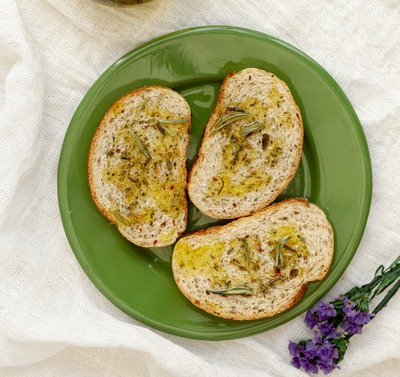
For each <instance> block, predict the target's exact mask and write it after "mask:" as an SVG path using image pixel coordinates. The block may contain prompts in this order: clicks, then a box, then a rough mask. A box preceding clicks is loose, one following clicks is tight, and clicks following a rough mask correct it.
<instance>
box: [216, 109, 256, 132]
mask: <svg viewBox="0 0 400 377" xmlns="http://www.w3.org/2000/svg"><path fill="white" fill-rule="evenodd" d="M250 116H251V114H249V113H245V112H235V113H231V114H226V115H222V116H220V117H219V118H218V120H217V122H216V123H215V125H214V127H213V129H212V130H211V132H216V131H219V130H220V129H221V128H224V127H226V126H227V125H229V124H231V123H233V122H237V121H238V120H242V119H245V118H248V117H250Z"/></svg>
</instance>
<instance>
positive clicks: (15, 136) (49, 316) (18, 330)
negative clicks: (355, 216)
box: [0, 0, 400, 377]
mask: <svg viewBox="0 0 400 377" xmlns="http://www.w3.org/2000/svg"><path fill="white" fill-rule="evenodd" d="M0 5H1V6H0V9H1V11H0V375H1V376H7V377H11V376H13V377H14V376H30V377H36V376H40V377H46V376H59V377H64V376H80V377H86V376H98V377H101V376H118V377H124V376H157V377H159V376H199V377H200V376H201V377H206V376H229V377H232V376H256V377H257V376H304V375H305V374H304V373H303V372H301V371H299V370H297V369H295V368H293V367H292V366H291V365H290V357H289V354H288V351H287V344H288V341H289V340H290V339H292V340H300V339H302V338H307V337H309V336H310V333H309V331H308V330H307V329H306V327H305V325H304V323H303V316H300V317H299V318H296V319H294V320H292V321H290V322H289V323H286V324H285V325H283V326H281V327H279V328H277V329H274V330H271V331H268V332H265V333H263V334H259V335H256V336H252V337H248V338H244V339H238V340H231V341H219V342H210V341H198V340H190V339H184V338H179V337H175V336H172V335H168V334H164V333H161V332H159V331H157V330H154V329H151V328H147V327H146V326H144V325H143V324H141V323H139V322H136V321H135V320H133V319H131V318H129V317H128V316H126V315H125V314H123V313H122V312H120V311H119V310H118V309H116V308H115V307H114V306H113V305H112V304H111V303H109V302H108V301H107V300H106V299H105V298H104V297H103V296H102V295H101V294H100V293H99V292H98V291H97V290H96V288H95V287H94V286H93V284H92V283H91V282H90V281H89V279H88V278H87V277H86V275H85V274H84V272H83V271H82V269H81V267H80V266H79V264H78V262H77V261H76V259H75V257H74V255H73V253H72V251H71V248H70V246H69V244H68V242H67V240H66V236H65V234H64V230H63V227H62V224H61V220H60V215H59V211H58V203H57V185H56V177H57V164H58V158H59V154H60V150H61V145H62V141H63V138H64V135H65V132H66V130H67V127H68V124H69V121H70V119H71V117H72V115H73V113H74V111H75V109H76V107H77V106H78V104H79V102H80V100H81V99H82V98H83V96H84V94H85V93H86V91H87V90H88V89H89V87H90V86H91V84H92V83H93V82H94V81H95V80H96V78H97V77H98V76H99V75H100V74H101V73H102V72H103V71H104V70H105V69H106V68H107V67H108V66H109V65H110V64H112V63H113V62H114V61H115V60H117V59H118V58H119V57H120V56H122V55H123V54H124V53H126V52H128V51H129V50H131V49H133V48H135V47H137V46H138V45H140V44H142V43H143V42H146V41H149V40H151V39H153V38H155V37H158V36H161V35H163V34H165V33H169V32H172V31H175V30H179V29H184V28H187V27H193V26H200V25H235V26H242V27H246V28H251V29H255V30H258V31H261V32H264V33H267V34H271V35H274V36H276V37H278V38H281V39H283V40H285V41H287V42H289V43H291V44H293V45H294V46H296V47H298V48H299V49H301V50H303V51H304V52H306V53H307V54H308V55H310V56H311V57H313V58H314V59H315V60H317V61H318V62H319V63H320V64H321V65H322V66H324V67H325V68H326V69H327V70H328V71H329V72H330V74H331V75H332V76H333V77H334V78H335V79H336V80H337V81H338V83H339V84H340V85H341V87H342V88H343V89H344V91H345V92H346V94H347V96H348V97H349V99H350V101H351V102H352V103H353V105H354V107H355V109H356V112H357V114H358V116H359V118H360V120H361V123H362V125H363V128H364V131H365V134H366V138H367V141H368V144H369V148H370V154H371V160H372V167H373V180H374V188H373V200H372V206H371V211H370V217H369V220H368V223H367V227H366V230H365V233H364V236H363V239H362V242H361V244H360V246H359V250H358V252H357V253H356V255H355V257H354V259H353V261H352V262H351V264H350V266H349V267H348V269H347V271H346V272H345V273H344V275H343V276H342V278H341V279H340V280H339V282H338V283H337V284H336V286H335V287H334V288H333V289H332V290H331V292H330V293H329V294H328V295H327V298H328V299H331V298H334V297H336V296H337V295H338V294H339V293H341V292H344V291H346V290H348V289H349V288H351V287H352V286H353V285H355V284H357V285H359V284H363V283H366V282H367V281H369V280H370V279H371V277H372V276H373V273H374V272H375V269H376V268H377V267H378V266H379V265H380V264H382V263H383V264H386V265H388V264H389V263H390V262H391V261H392V260H393V259H394V258H395V257H396V256H397V255H399V245H400V232H399V229H400V200H399V198H400V174H399V172H400V169H399V156H400V137H399V135H400V115H399V114H400V86H399V84H400V5H399V3H398V1H396V0H370V1H361V0H353V1H351V2H349V1H347V0H330V1H307V0H298V1H291V0H281V1H279V2H272V1H267V0H236V1H231V0H218V1H214V0H202V1H198V0H153V1H151V2H149V3H146V4H143V5H140V6H136V7H134V8H129V9H128V8H124V9H116V8H107V7H104V6H101V5H98V4H96V3H94V2H92V1H90V0H68V1H65V0H33V1H26V0H0ZM399 304H400V295H398V296H397V297H395V298H393V299H392V301H391V302H390V303H389V305H388V307H387V308H385V309H384V310H383V311H382V312H381V313H379V314H378V316H379V317H378V318H376V319H374V321H373V322H371V324H370V325H367V326H366V327H365V328H364V332H363V334H362V335H361V336H355V337H353V338H352V340H351V344H350V347H349V349H348V351H347V354H346V358H345V359H344V361H343V362H342V363H341V370H340V371H335V372H334V373H333V375H341V376H363V377H369V376H371V377H372V376H377V375H382V376H388V377H390V376H398V375H399V370H400V359H399V355H400V316H399V310H398V308H399Z"/></svg>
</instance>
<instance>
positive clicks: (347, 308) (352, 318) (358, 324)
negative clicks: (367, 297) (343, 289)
mask: <svg viewBox="0 0 400 377" xmlns="http://www.w3.org/2000/svg"><path fill="white" fill-rule="evenodd" d="M342 300H343V303H344V305H343V313H344V315H345V319H344V321H343V323H342V324H341V327H342V329H343V330H344V331H345V332H347V333H348V334H353V335H354V334H361V332H362V327H363V326H364V325H366V324H367V323H368V322H369V321H371V319H372V318H373V317H374V316H375V314H374V313H369V312H364V311H361V310H357V309H356V304H355V303H354V302H353V301H351V300H349V299H348V298H347V297H346V296H344V297H343V298H342Z"/></svg>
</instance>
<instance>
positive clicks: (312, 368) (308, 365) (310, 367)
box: [299, 357, 318, 373]
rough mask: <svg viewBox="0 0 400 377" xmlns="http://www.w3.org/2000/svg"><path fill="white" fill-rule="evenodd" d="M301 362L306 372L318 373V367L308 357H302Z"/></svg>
mask: <svg viewBox="0 0 400 377" xmlns="http://www.w3.org/2000/svg"><path fill="white" fill-rule="evenodd" d="M299 364H300V367H301V368H303V369H304V371H305V372H306V373H318V367H317V366H316V365H315V364H314V363H313V362H312V361H311V360H310V359H308V358H307V357H300V358H299Z"/></svg>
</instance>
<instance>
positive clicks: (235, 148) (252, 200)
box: [188, 68, 303, 219]
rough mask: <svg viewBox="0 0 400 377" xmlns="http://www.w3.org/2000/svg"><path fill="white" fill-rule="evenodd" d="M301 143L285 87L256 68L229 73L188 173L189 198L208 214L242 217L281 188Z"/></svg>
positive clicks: (297, 120)
mask: <svg viewBox="0 0 400 377" xmlns="http://www.w3.org/2000/svg"><path fill="white" fill-rule="evenodd" d="M302 146H303V123H302V118H301V114H300V111H299V108H298V107H297V105H296V103H295V101H294V99H293V97H292V95H291V93H290V90H289V88H288V86H287V85H286V84H285V83H284V82H283V81H282V80H280V79H278V78H277V77H276V76H275V75H274V74H272V73H269V72H265V71H263V70H260V69H256V68H247V69H244V70H242V71H240V72H238V73H233V74H230V75H229V76H228V77H226V79H225V80H224V82H223V84H222V86H221V89H220V94H219V97H218V100H217V103H216V105H215V108H214V110H213V112H212V114H211V116H210V119H209V121H208V123H207V125H206V128H205V131H204V135H203V138H202V142H201V145H200V149H199V153H198V156H197V159H196V161H195V162H194V164H193V165H192V168H191V170H190V172H189V182H188V194H189V197H190V199H191V201H192V202H193V204H194V205H195V206H196V207H197V208H198V209H200V211H201V212H203V213H204V214H206V215H208V216H210V217H213V218H220V219H234V218H238V217H242V216H247V215H249V214H251V213H253V212H255V211H257V210H259V209H261V208H264V207H266V206H267V205H269V204H270V203H272V202H273V201H274V200H275V198H276V197H277V196H278V195H279V194H280V193H281V192H282V191H283V190H284V189H285V188H286V186H287V185H288V184H289V182H290V181H291V180H292V178H293V177H294V175H295V173H296V171H297V168H298V165H299V162H300V158H301V154H302Z"/></svg>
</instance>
